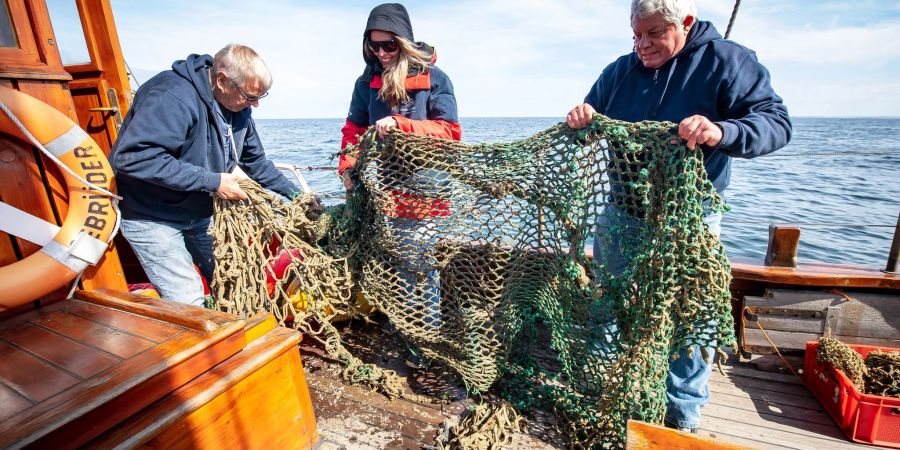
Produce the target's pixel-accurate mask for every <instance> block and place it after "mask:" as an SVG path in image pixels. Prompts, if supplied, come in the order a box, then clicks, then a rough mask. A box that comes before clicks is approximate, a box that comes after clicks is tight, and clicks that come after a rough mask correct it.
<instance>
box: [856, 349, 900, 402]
mask: <svg viewBox="0 0 900 450" xmlns="http://www.w3.org/2000/svg"><path fill="white" fill-rule="evenodd" d="M865 381H866V393H867V394H872V395H880V396H883V397H898V398H900V352H883V351H880V350H873V351H871V352H869V354H868V355H867V356H866V375H865Z"/></svg>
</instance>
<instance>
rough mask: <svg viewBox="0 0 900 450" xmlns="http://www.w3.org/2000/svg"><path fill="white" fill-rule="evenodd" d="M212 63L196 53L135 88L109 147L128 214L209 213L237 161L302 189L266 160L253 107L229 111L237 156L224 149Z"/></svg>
mask: <svg viewBox="0 0 900 450" xmlns="http://www.w3.org/2000/svg"><path fill="white" fill-rule="evenodd" d="M211 66H212V57H211V56H209V55H191V56H188V57H187V60H186V61H176V62H175V63H174V64H172V70H167V71H165V72H162V73H160V74H158V75H156V76H154V77H153V78H151V79H150V80H148V81H147V82H146V83H144V85H143V86H141V87H140V89H138V91H137V94H136V95H135V97H134V104H133V105H132V106H131V110H130V111H129V112H128V115H127V116H125V121H124V122H123V123H122V128H121V129H120V130H119V138H118V140H117V141H116V143H115V145H114V146H113V149H112V151H111V152H110V154H109V159H110V162H111V163H112V168H113V172H114V173H115V175H116V184H117V185H118V190H119V194H120V195H121V196H122V197H123V200H122V202H121V203H120V206H121V208H122V215H123V217H124V218H125V219H151V220H153V219H160V220H172V221H182V220H191V219H201V218H206V217H209V216H211V215H212V213H213V197H212V196H213V193H215V191H216V190H217V189H218V188H219V183H220V181H221V174H222V173H230V172H231V171H232V170H233V169H234V167H235V166H236V165H237V164H238V163H240V166H241V169H243V170H244V172H246V173H247V175H248V176H250V178H252V179H254V180H256V181H257V182H258V183H260V184H261V185H262V186H263V187H266V188H267V189H271V190H273V191H275V192H278V193H279V194H281V195H284V196H286V197H289V198H290V197H291V196H292V195H294V194H295V193H296V192H298V189H297V187H296V186H294V184H292V183H291V182H290V181H288V179H287V178H285V176H284V175H283V174H282V173H281V172H280V171H279V170H278V169H276V168H275V166H274V165H273V164H272V162H271V161H269V160H267V159H266V155H265V153H264V151H263V146H262V143H261V142H260V140H259V136H258V135H257V133H256V125H255V124H254V122H253V118H252V117H251V116H250V115H251V108H249V107H248V108H246V109H244V110H242V111H240V112H238V113H231V121H232V130H233V133H234V138H235V143H236V146H237V153H238V155H239V157H240V161H239V162H238V161H235V157H234V154H233V151H232V150H231V149H226V147H225V140H224V132H223V130H222V127H221V126H220V124H219V121H218V120H217V119H216V109H215V106H214V104H213V102H215V99H214V98H213V94H212V88H211V86H210V82H209V69H210V67H211ZM226 114H228V113H227V112H226Z"/></svg>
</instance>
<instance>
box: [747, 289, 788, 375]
mask: <svg viewBox="0 0 900 450" xmlns="http://www.w3.org/2000/svg"><path fill="white" fill-rule="evenodd" d="M748 312H749V313H751V314H752V313H753V311H752V310H750V307H748V306H745V307H744V314H746V313H748ZM744 314H741V321H742V322H744V321H745V317H746V316H745V315H744ZM756 328H759V331H762V334H763V336H764V337H765V338H766V340H767V341H769V345H771V346H772V348H773V349H774V350H775V354H777V355H778V357H779V358H781V361H782V362H784V365H786V366H787V368H788V369H789V370H790V371H791V373H792V374H794V376H795V377H797V378H799V379H800V381H801V382H802V381H803V377H801V376H800V375H799V374H798V373H797V371H796V370H794V366H792V365H791V363H790V362H788V360H787V358H785V357H784V355H782V354H781V351H780V350H778V346H777V345H775V343H774V342H772V339H771V338H770V337H769V333H766V330H765V329H763V327H762V325H760V323H759V320H757V321H756Z"/></svg>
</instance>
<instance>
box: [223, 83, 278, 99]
mask: <svg viewBox="0 0 900 450" xmlns="http://www.w3.org/2000/svg"><path fill="white" fill-rule="evenodd" d="M228 81H230V82H231V85H232V86H234V88H235V89H237V90H238V92H240V93H241V97H243V99H244V101H246V102H249V103H254V102H258V101H259V99H261V98H265V97H266V96H267V95H269V93H268V92H266V93H265V94H263V95H260V96H259V97H254V96H252V95H247V94H246V93H245V92H244V90H243V89H241V87H240V86H238V84H237V83H235V82H234V80H232V79H231V78H228Z"/></svg>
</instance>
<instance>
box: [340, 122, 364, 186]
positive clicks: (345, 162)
mask: <svg viewBox="0 0 900 450" xmlns="http://www.w3.org/2000/svg"><path fill="white" fill-rule="evenodd" d="M365 131H366V127H361V126H359V125H357V124H355V123H353V122H351V121H350V120H349V119H348V120H347V123H345V124H344V128H341V133H342V134H343V135H344V137H343V138H342V139H341V150H343V149H345V148H347V146H348V145H356V143H357V142H359V136H360V135H361V134H363V133H365ZM354 164H356V156H352V155H347V154H344V155H341V156H340V158H338V174H343V173H344V171H345V170H347V169H349V168H351V167H353V165H354Z"/></svg>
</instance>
